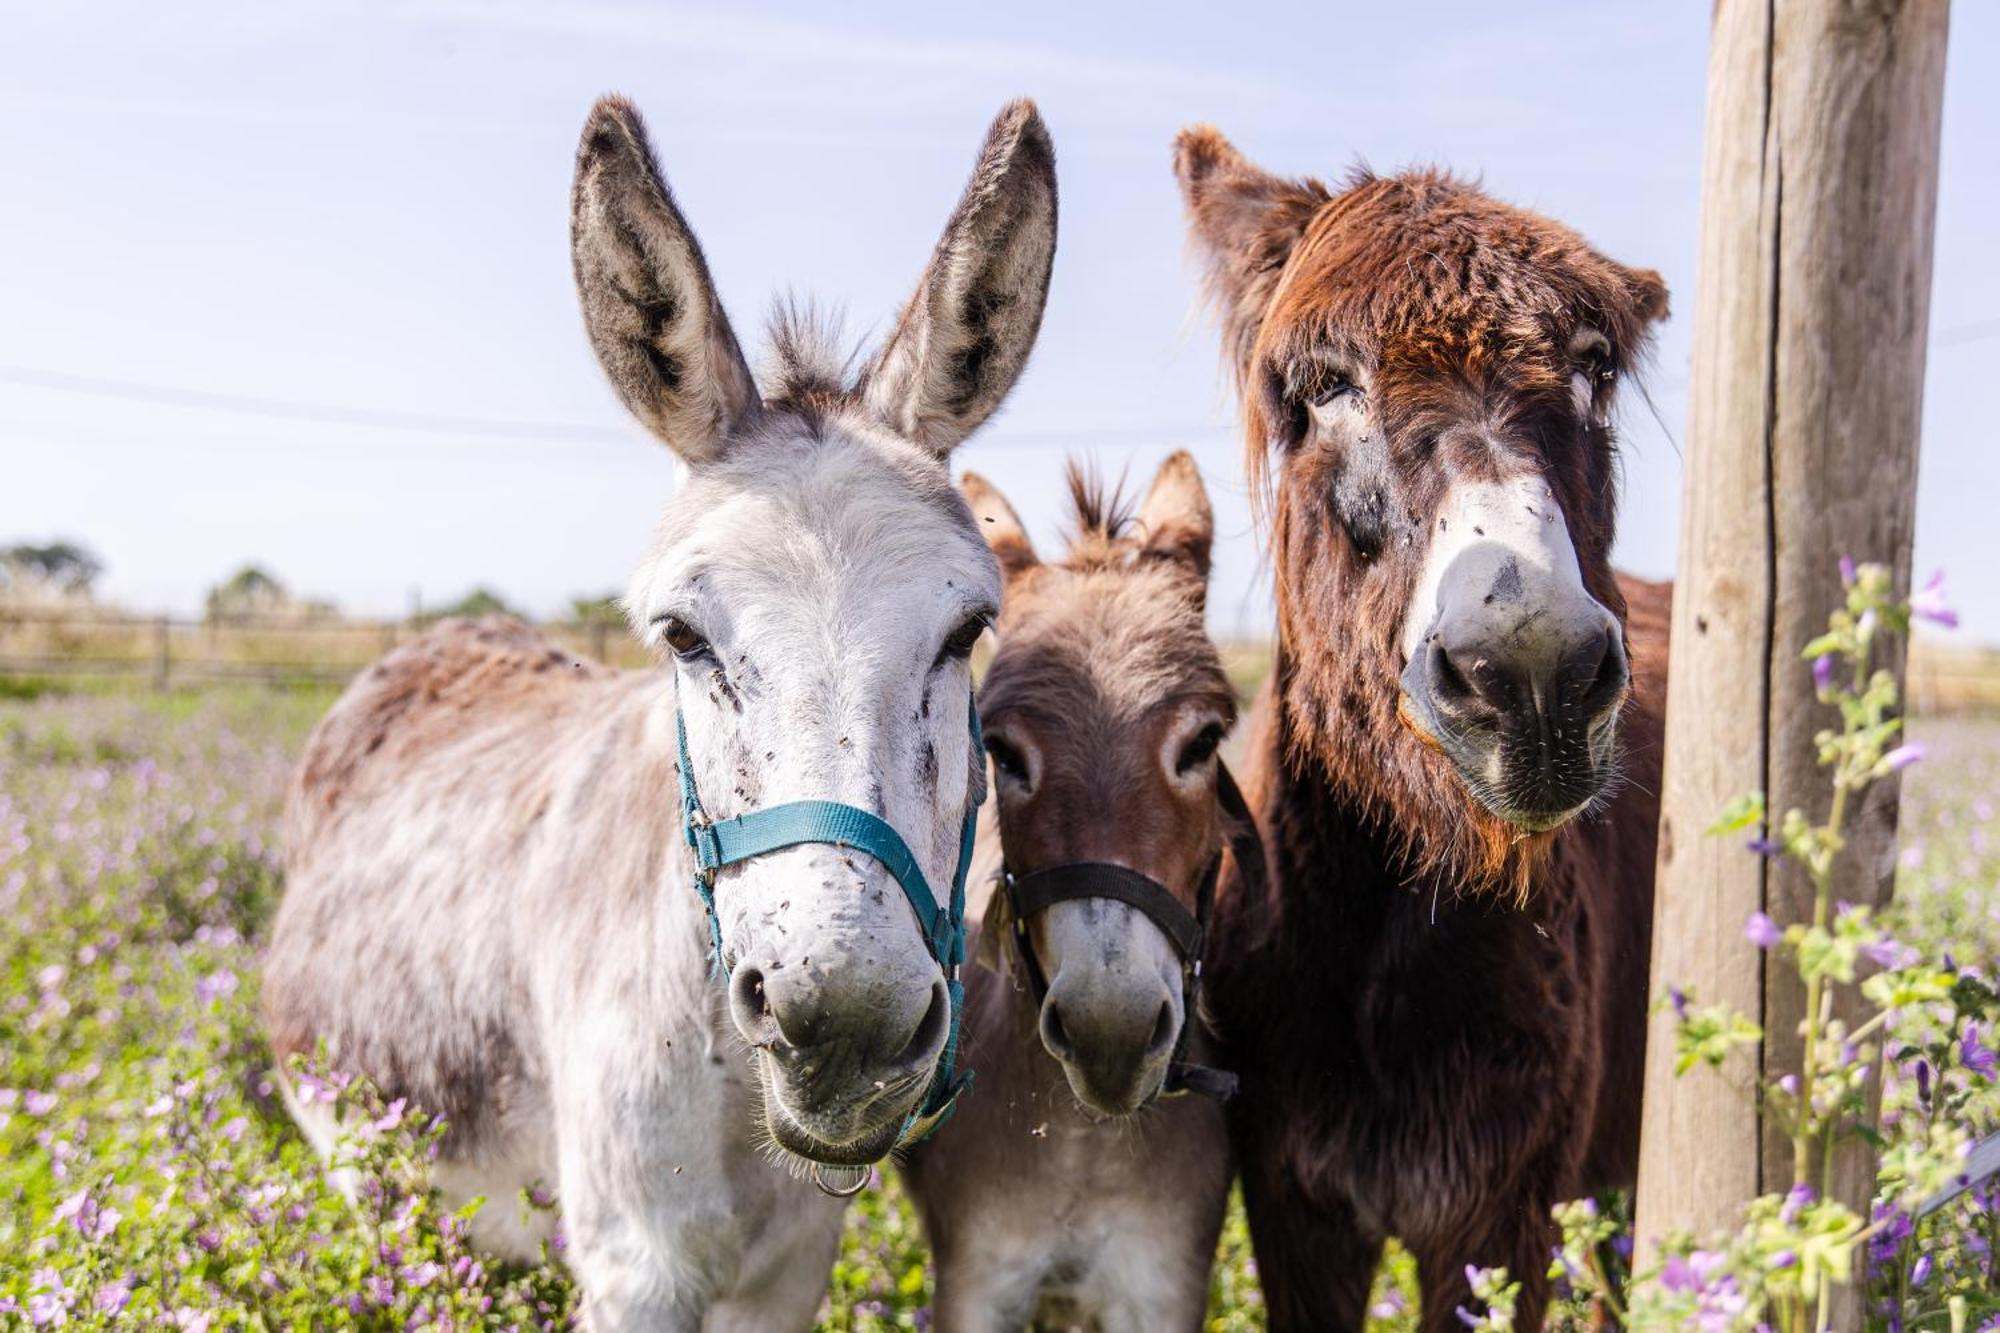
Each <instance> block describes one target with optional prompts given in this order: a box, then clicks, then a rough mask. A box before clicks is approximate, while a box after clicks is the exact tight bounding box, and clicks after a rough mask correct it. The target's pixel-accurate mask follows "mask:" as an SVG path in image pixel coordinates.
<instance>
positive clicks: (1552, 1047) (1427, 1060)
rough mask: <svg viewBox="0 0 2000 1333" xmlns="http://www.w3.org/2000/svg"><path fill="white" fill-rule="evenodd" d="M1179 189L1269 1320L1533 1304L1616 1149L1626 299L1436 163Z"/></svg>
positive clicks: (1235, 172) (1645, 814) (1220, 924)
mask: <svg viewBox="0 0 2000 1333" xmlns="http://www.w3.org/2000/svg"><path fill="white" fill-rule="evenodd" d="M1175 168H1176V171H1177V174H1178V175H1179V177H1180V184H1181V189H1182V192H1183V195H1184V197H1185V200H1186V203H1187V207H1188V211H1189V215H1190V220H1191V226H1192V230H1193V234H1194V243H1195V247H1196V249H1197V250H1198V251H1199V253H1200V254H1201V256H1202V257H1203V258H1204V260H1205V261H1206V267H1207V273H1208V283H1209V295H1210V296H1211V298H1212V299H1213V300H1214V302H1215V304H1216V306H1217V307H1218V310H1219V314H1220V319H1221V323H1222V329H1223V342H1224V348H1225V357H1226V359H1227V361H1228V363H1229V364H1230V366H1231V367H1232V369H1233V370H1234V372H1235V376H1236V381H1237V386H1238V389H1239V392H1240V394H1241V398H1242V408H1243V419H1244V426H1245V433H1246V444H1247V447H1248V450H1249V459H1250V471H1251V475H1252V478H1253V481H1254V482H1256V483H1257V487H1258V494H1259V498H1260V500H1261V502H1262V507H1263V517H1264V519H1265V520H1266V523H1267V526H1268V533H1269V537H1270V542H1271V552H1272V560H1273V564H1274V566H1275V570H1276V581H1277V587H1278V645H1277V655H1276V660H1275V662H1274V664H1273V669H1272V672H1271V675H1270V678H1269V680H1268V681H1267V682H1266V684H1265V687H1264V690H1263V694H1262V696H1261V698H1260V699H1259V701H1258V703H1257V706H1256V712H1255V716H1254V722H1253V726H1252V731H1251V739H1250V753H1249V755H1248V757H1247V758H1246V761H1245V763H1246V765H1247V770H1248V771H1247V775H1246V785H1247V786H1248V787H1250V789H1251V803H1252V806H1253V808H1254V809H1256V810H1257V811H1258V812H1259V814H1260V816H1261V818H1262V821H1263V823H1264V828H1265V836H1266V839H1267V845H1268V847H1269V848H1270V870H1271V875H1270V890H1269V892H1268V893H1267V894H1266V895H1264V896H1263V898H1262V900H1261V901H1250V898H1251V897H1252V896H1253V895H1251V894H1248V893H1245V892H1243V891H1242V890H1241V889H1240V888H1238V889H1234V890H1233V891H1232V886H1231V885H1230V884H1228V883H1225V885H1224V888H1223V898H1222V901H1221V903H1220V904H1219V905H1218V920H1217V935H1216V940H1215V943H1214V945H1213V946H1212V947H1211V950H1210V953H1209V957H1210V959H1211V960H1213V961H1212V968H1213V981H1212V991H1211V996H1212V1002H1213V1005H1214V1010H1215V1015H1216V1021H1217V1025H1218V1028H1219V1031H1220V1035H1221V1038H1222V1040H1223V1042H1224V1043H1225V1051H1224V1054H1223V1059H1222V1063H1223V1064H1224V1065H1225V1066H1226V1067H1228V1068H1232V1069H1235V1070H1236V1071H1238V1073H1239V1074H1241V1075H1242V1077H1243V1090H1242V1093H1241V1095H1240V1096H1239V1098H1238V1099H1237V1101H1236V1102H1235V1103H1234V1104H1233V1105H1232V1107H1231V1120H1232V1125H1233V1134H1234V1138H1235V1142H1236V1147H1237V1150H1238V1153H1239V1156H1240V1160H1241V1162H1242V1165H1243V1173H1244V1191H1245V1197H1246V1199H1247V1201H1248V1205H1249V1211H1250V1223H1251V1229H1252V1233H1253V1236H1254V1239H1255V1242H1256V1250H1257V1259H1258V1264H1259V1269H1260V1272H1261V1274H1262V1277H1263V1282H1264V1287H1265V1292H1266V1295H1267V1297H1268V1299H1269V1302H1270V1307H1271V1325H1272V1327H1273V1328H1276V1329H1315V1330H1319V1329H1358V1328H1360V1327H1361V1324H1362V1314H1363V1306H1364V1303H1365V1301H1366V1299H1367V1294H1368V1285H1369V1278H1370V1274H1371V1273H1372V1271H1373V1269H1374V1266H1375V1261H1376V1257H1377V1255H1378V1253H1379V1252H1380V1249H1381V1246H1382V1242H1383V1240H1384V1238H1385V1237H1388V1236H1396V1237H1398V1238H1400V1239H1401V1240H1402V1242H1403V1243H1404V1244H1405V1245H1407V1246H1408V1247H1409V1248H1410V1250H1411V1251H1412V1252H1413V1253H1414V1254H1415V1256H1416V1258H1417V1261H1418V1265H1419V1268H1420V1272H1421V1281H1422V1286H1423V1301H1424V1327H1425V1328H1426V1329H1437V1330H1442V1329H1449V1328H1455V1327H1458V1324H1457V1321H1456V1319H1455V1316H1454V1307H1456V1306H1457V1305H1459V1304H1460V1303H1461V1302H1463V1301H1464V1300H1465V1299H1466V1298H1467V1287H1466V1281H1465V1275H1464V1268H1465V1266H1466V1265H1467V1264H1478V1265H1482V1266H1491V1265H1497V1264H1505V1265H1506V1266H1507V1267H1508V1269H1509V1270H1510V1271H1511V1272H1512V1273H1513V1275H1514V1276H1515V1277H1517V1278H1519V1279H1520V1280H1521V1281H1522V1283H1523V1297H1522V1303H1521V1318H1520V1327H1522V1328H1538V1327H1540V1324H1541V1319H1542V1312H1543V1308H1544V1305H1545V1303H1546V1300H1547V1287H1548V1282H1547V1278H1546V1271H1547V1268H1548V1262H1549V1251H1550V1246H1551V1243H1552V1241H1553V1239H1554V1226H1553V1224H1552V1222H1551V1219H1550V1216H1549V1214H1550V1208H1551V1206H1552V1205H1553V1204H1555V1203H1557V1202H1559V1201H1561V1200H1563V1199H1565V1198H1568V1197H1572V1196H1574V1195H1576V1194H1578V1193H1579V1192H1582V1191H1584V1190H1587V1189H1591V1188H1595V1187H1598V1186H1602V1185H1608V1184H1615V1183H1623V1182H1629V1181H1630V1180H1631V1179H1632V1177H1633V1173H1634V1170H1635V1166H1636V1160H1637V1153H1638V1108H1639V1083H1640V1069H1641V1063H1642V1044H1643V1041H1644V1019H1645V1008H1646V995H1647V990H1646V964H1647V933H1648V929H1649V923H1650V919H1651V907H1652V876H1653V854H1654V840H1655V833H1654V826H1655V823H1656V817H1657V814H1658V811H1657V801H1656V798H1655V796H1654V793H1655V792H1656V791H1657V790H1658V787H1659V782H1658V774H1659V765H1660V746H1659V718H1660V711H1661V705H1662V703H1663V700H1664V697H1665V663H1666V633H1667V601H1668V595H1669V594H1668V589H1667V588H1666V587H1664V586H1660V585H1654V584H1643V583H1637V582H1633V581H1630V580H1624V579H1620V578H1618V577H1616V576H1614V575H1613V573H1612V571H1611V567H1610V564H1609V559H1608V557H1609V553H1610V548H1611V537H1612V528H1613V522H1614V510H1615V507H1616V506H1615V501H1616V490H1617V487H1616V478H1617V460H1616V456H1615V453H1614V449H1613V444H1612V435H1611V428H1610V416H1611V400H1612V391H1613V388H1614V386H1615V381H1616V378H1617V377H1618V376H1619V375H1620V374H1621V373H1623V372H1624V371H1626V370H1627V369H1628V368H1629V367H1630V366H1631V365H1632V364H1633V362H1634V360H1635V358H1636V357H1637V356H1638V355H1639V354H1640V353H1641V352H1642V351H1643V349H1644V347H1645V345H1646V342H1647V337H1648V330H1649V328H1650V326H1651V325H1652V324H1653V322H1654V321H1656V320H1658V319H1660V318H1661V317H1662V316H1663V315H1664V314H1665V313H1666V304H1667V296H1666V290H1665V287H1664V286H1663V284H1662V283H1661V281H1660V279H1659V277H1658V275H1657V274H1654V273H1651V272H1646V271H1640V270H1634V269H1629V268H1626V267H1624V266H1622V265H1620V264H1617V263H1614V262H1612V261H1611V260H1609V259H1606V258H1605V257H1604V256H1602V255H1600V254H1598V253H1597V252H1596V251H1594V250H1592V249H1591V248H1590V247H1589V246H1588V245H1586V244H1585V243H1584V241H1583V240H1582V239H1581V238H1579V237H1578V236H1577V235H1576V234H1575V233H1574V232H1572V231H1570V230H1569V229H1568V228H1566V227H1563V226H1561V225H1559V224H1557V223H1555V222H1552V221H1550V220H1548V219H1546V218H1542V217H1538V216H1536V215H1534V214H1532V213H1528V212H1525V211H1523V210H1521V209H1518V208H1513V207H1510V206H1508V205H1506V204H1503V203H1500V202H1499V201H1497V200H1495V199H1492V198H1490V197H1489V196H1487V195H1486V194H1484V193H1482V192H1481V191H1480V190H1479V189H1477V188H1475V187H1474V186H1471V185H1469V184H1466V183H1464V182H1462V181H1459V180H1456V179H1453V178H1452V177H1450V176H1448V175H1444V174H1442V173H1439V172H1434V171H1416V172H1411V173H1408V174H1405V175H1400V176H1391V177H1376V176H1373V175H1370V174H1367V173H1365V172H1358V173H1356V174H1355V175H1354V176H1353V177H1352V178H1350V179H1349V180H1348V181H1347V182H1346V183H1345V184H1344V186H1343V187H1342V188H1341V189H1339V190H1338V191H1331V190H1328V189H1327V188H1326V187H1325V186H1323V185H1321V184H1320V183H1318V182H1317V181H1312V180H1298V181H1295V180H1286V179H1281V178H1279V177H1276V176H1272V175H1270V174H1268V173H1266V172H1264V171H1261V170H1259V169H1258V168H1257V167H1255V166H1253V165H1252V164H1251V163H1249V162H1248V161H1246V160H1245V159H1244V158H1243V157H1242V156H1241V155H1239V154H1238V153H1237V152H1236V151H1235V149H1234V148H1232V147H1231V146H1230V144H1229V143H1228V141H1227V140H1225V139H1224V138H1223V137H1222V136H1221V135H1220V134H1218V133H1216V132H1215V131H1214V130H1212V129H1207V128H1197V129H1191V130H1187V131H1185V132H1184V133H1183V134H1182V135H1181V136H1180V139H1179V141H1178V143H1177V145H1176V154H1175Z"/></svg>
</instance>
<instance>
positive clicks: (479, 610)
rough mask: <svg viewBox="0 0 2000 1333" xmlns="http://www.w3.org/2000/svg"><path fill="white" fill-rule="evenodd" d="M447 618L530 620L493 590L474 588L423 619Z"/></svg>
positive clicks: (426, 614) (428, 613)
mask: <svg viewBox="0 0 2000 1333" xmlns="http://www.w3.org/2000/svg"><path fill="white" fill-rule="evenodd" d="M446 616H513V617H514V618H515V619H516V620H526V619H527V618H528V617H527V616H525V615H523V614H522V613H521V612H519V611H517V610H515V609H514V607H513V606H512V605H511V604H509V603H508V601H507V599H506V598H504V597H502V596H501V595H500V594H499V593H497V592H494V591H493V590H492V589H491V588H474V589H473V590H472V591H471V592H469V593H467V594H465V596H463V597H461V598H459V599H458V600H457V601H455V602H453V603H452V604H451V605H449V606H444V607H439V608H437V609H435V610H432V611H427V612H425V613H424V615H423V616H422V617H421V619H423V620H425V621H432V620H442V619H443V618H444V617H446Z"/></svg>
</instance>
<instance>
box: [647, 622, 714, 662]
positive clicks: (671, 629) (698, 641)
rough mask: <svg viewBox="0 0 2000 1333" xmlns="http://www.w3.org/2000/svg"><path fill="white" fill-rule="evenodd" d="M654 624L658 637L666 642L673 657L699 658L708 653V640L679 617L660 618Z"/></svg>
mask: <svg viewBox="0 0 2000 1333" xmlns="http://www.w3.org/2000/svg"><path fill="white" fill-rule="evenodd" d="M654 623H655V624H657V625H658V626H659V627H660V637H662V638H664V639H665V640H666V641H667V647H669V648H671V649H673V653H674V656H675V657H680V658H688V657H699V656H701V655H702V654H703V653H705V652H707V651H708V640H707V639H704V638H702V637H701V635H700V634H698V633H696V632H695V629H694V626H692V625H690V624H688V623H687V621H685V620H682V619H681V618H680V617H679V616H661V617H660V618H659V619H658V620H657V621H655V622H654Z"/></svg>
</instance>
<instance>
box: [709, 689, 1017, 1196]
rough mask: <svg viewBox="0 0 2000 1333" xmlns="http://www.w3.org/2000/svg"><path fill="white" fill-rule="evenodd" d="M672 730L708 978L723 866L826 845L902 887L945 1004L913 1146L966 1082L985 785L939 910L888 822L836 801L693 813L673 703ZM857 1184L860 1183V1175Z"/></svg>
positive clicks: (971, 712) (979, 747) (909, 1132)
mask: <svg viewBox="0 0 2000 1333" xmlns="http://www.w3.org/2000/svg"><path fill="white" fill-rule="evenodd" d="M966 709H967V715H968V717H969V718H970V719H971V733H972V762H973V763H975V764H979V763H982V762H983V760H984V756H985V750H986V747H985V745H984V744H983V743H982V742H981V740H980V736H979V709H978V707H977V705H976V704H974V703H973V702H972V701H971V700H967V702H966ZM674 733H675V737H676V739H677V740H678V741H679V744H680V780H681V833H682V836H684V837H685V838H686V839H687V845H688V846H689V847H690V848H692V849H693V851H694V860H695V877H694V891H695V893H696V894H697V895H699V896H700V898H701V906H702V910H703V911H704V912H706V913H707V915H708V938H709V947H710V950H711V952H712V954H713V965H714V968H715V972H716V974H717V975H719V976H726V975H727V974H728V968H727V966H726V965H725V964H724V962H723V960H722V923H721V921H720V920H719V919H718V918H717V916H716V912H715V874H716V872H717V871H718V870H721V869H722V868H723V867H724V866H731V865H735V864H737V863H738V862H741V861H748V860H750V859H751V858H752V857H755V856H762V855H763V854H764V853H766V852H775V851H778V850H779V849H781V848H785V847H796V846H799V845H800V844H801V843H815V842H820V843H831V844H832V845H834V846H836V847H852V848H854V849H855V850H857V851H863V852H866V853H868V855H870V856H872V857H874V858H875V859H876V860H877V861H880V862H881V863H882V865H883V867H884V868H885V869H886V870H888V872H889V873H890V874H891V875H893V876H895V879H896V882H897V883H898V884H900V885H902V886H903V896H904V897H905V898H907V899H909V902H910V908H911V910H913V911H914V912H915V913H916V914H917V924H918V925H919V926H920V927H922V929H923V932H924V943H925V944H926V945H928V946H929V948H930V951H931V957H932V958H935V959H936V960H937V963H938V966H939V967H941V968H943V969H944V976H945V988H946V990H947V992H948V993H949V995H950V1000H951V1029H950V1033H949V1035H947V1036H946V1038H945V1043H944V1051H943V1052H942V1053H941V1054H940V1055H939V1056H938V1064H937V1072H936V1073H935V1074H933V1075H932V1076H931V1082H930V1087H929V1088H928V1089H926V1090H925V1092H924V1097H923V1100H922V1101H920V1102H918V1103H917V1106H916V1109H915V1110H913V1111H912V1112H910V1118H909V1119H908V1120H907V1121H905V1122H904V1124H903V1132H902V1134H901V1136H900V1137H899V1138H898V1140H897V1143H898V1146H904V1145H908V1144H912V1143H920V1142H922V1141H923V1140H924V1139H926V1138H928V1137H930V1135H931V1133H932V1132H933V1131H935V1130H936V1129H937V1127H938V1126H939V1125H941V1124H943V1123H944V1122H945V1120H946V1119H947V1118H948V1117H949V1116H950V1115H951V1112H952V1108H953V1107H954V1106H956V1105H957V1103H958V1098H959V1095H960V1094H961V1093H963V1092H964V1091H965V1090H966V1089H967V1088H969V1087H971V1086H972V1071H971V1070H969V1069H967V1070H963V1071H960V1070H958V1069H956V1065H957V1062H958V1028H959V1020H960V1018H961V1017H962V1016H963V1015H964V1012H965V986H964V983H962V982H961V981H960V980H959V975H958V974H959V968H960V967H961V966H962V965H963V964H964V962H965V876H966V872H967V871H968V870H969V869H970V868H971V866H972V843H973V837H974V834H975V833H976V831H977V829H978V824H979V806H980V803H981V802H982V801H984V799H985V796H986V793H985V791H984V789H983V788H981V789H979V790H978V791H977V792H976V794H975V793H974V792H972V791H968V793H967V800H966V803H965V823H964V825H963V827H962V828H960V830H959V835H958V872H957V873H956V874H955V875H953V876H952V881H951V898H950V900H949V904H948V905H947V906H945V907H942V908H940V907H939V906H938V901H937V895H936V894H934V893H932V892H931V887H930V884H929V882H928V881H926V880H925V879H924V871H923V867H922V866H920V865H918V864H917V858H916V856H915V855H914V854H913V853H912V852H911V851H910V847H909V844H908V843H906V842H904V841H903V838H902V835H901V834H899V833H897V832H896V830H895V828H894V827H893V826H891V825H890V823H889V821H887V820H886V819H883V818H882V817H881V816H879V815H875V814H872V813H870V812H869V811H867V810H863V809H861V808H860V807H859V806H853V805H844V804H842V803H841V802H839V801H787V802H786V803H785V804H783V805H774V806H771V807H769V808H768V809H764V810H752V811H750V812H749V813H748V814H742V815H738V816H736V817H735V818H734V819H724V820H721V821H716V820H712V819H710V818H709V817H708V813H707V812H706V811H705V810H703V809H702V807H701V795H700V793H699V792H697V791H696V790H695V783H694V764H693V762H692V761H691V760H690V759H689V757H688V742H687V723H686V722H685V721H684V720H683V719H682V717H681V711H680V709H679V708H678V707H676V708H675V709H674ZM862 1180H863V1181H864V1182H865V1180H866V1177H865V1176H863V1177H862ZM820 1188H822V1189H824V1190H826V1191H827V1193H829V1194H834V1193H849V1194H851V1193H854V1192H855V1191H856V1190H858V1189H859V1186H858V1185H857V1186H856V1187H855V1189H854V1190H844V1191H842V1190H836V1189H833V1188H830V1187H829V1186H827V1185H825V1184H824V1183H822V1184H821V1186H820Z"/></svg>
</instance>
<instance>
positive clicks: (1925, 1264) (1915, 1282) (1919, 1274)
mask: <svg viewBox="0 0 2000 1333" xmlns="http://www.w3.org/2000/svg"><path fill="white" fill-rule="evenodd" d="M1930 1276H1931V1257H1930V1255H1928V1254H1920V1255H1918V1256H1917V1262H1916V1265H1915V1266H1914V1267H1912V1268H1911V1269H1910V1285H1911V1286H1913V1287H1921V1286H1923V1285H1924V1283H1926V1282H1928V1281H1930Z"/></svg>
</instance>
